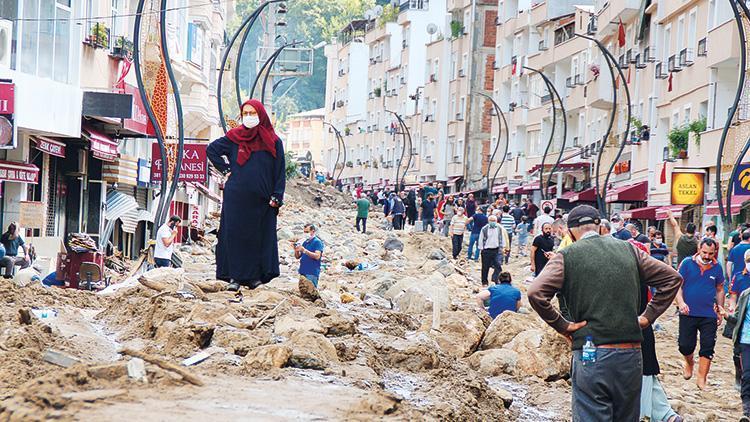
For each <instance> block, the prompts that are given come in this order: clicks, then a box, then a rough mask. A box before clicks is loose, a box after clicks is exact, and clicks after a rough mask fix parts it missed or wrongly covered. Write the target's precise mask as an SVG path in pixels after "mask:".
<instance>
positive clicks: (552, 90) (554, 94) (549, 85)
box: [524, 66, 568, 199]
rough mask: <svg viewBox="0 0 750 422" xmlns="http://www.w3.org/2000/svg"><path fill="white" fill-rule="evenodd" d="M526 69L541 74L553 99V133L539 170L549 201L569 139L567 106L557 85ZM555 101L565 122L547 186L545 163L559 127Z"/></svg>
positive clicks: (544, 194) (543, 188)
mask: <svg viewBox="0 0 750 422" xmlns="http://www.w3.org/2000/svg"><path fill="white" fill-rule="evenodd" d="M524 69H528V70H530V71H532V72H535V73H537V74H539V76H541V77H542V79H543V80H544V84H545V85H546V86H547V92H549V95H550V97H551V99H552V133H551V134H550V138H549V143H548V144H547V148H546V149H545V151H544V156H543V157H542V167H541V168H540V169H539V176H540V179H539V188H540V189H541V190H542V197H543V198H545V199H549V185H550V184H551V183H552V176H553V175H554V174H555V172H556V171H557V168H558V166H559V165H560V161H561V160H562V156H563V152H564V151H565V141H566V138H567V137H568V116H567V115H566V112H565V105H564V104H563V102H562V98H561V97H560V92H558V91H557V88H555V84H553V83H552V80H550V78H549V77H548V76H547V75H545V74H544V73H543V72H542V71H540V70H537V69H532V68H530V67H526V66H524ZM555 100H557V102H558V103H559V105H560V113H561V114H562V121H563V137H562V145H560V153H559V154H558V155H557V160H556V161H555V164H554V165H553V166H552V170H550V172H549V175H548V176H547V184H544V161H545V160H546V158H547V153H548V152H549V149H550V147H551V146H552V142H554V137H555V128H556V127H557V112H556V108H555ZM558 188H559V189H562V187H558Z"/></svg>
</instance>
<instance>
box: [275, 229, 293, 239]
mask: <svg viewBox="0 0 750 422" xmlns="http://www.w3.org/2000/svg"><path fill="white" fill-rule="evenodd" d="M293 237H294V232H293V231H292V230H291V229H289V228H287V227H284V228H281V229H279V230H277V231H276V238H278V239H279V240H289V239H291V238H293Z"/></svg>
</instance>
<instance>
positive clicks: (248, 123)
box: [242, 115, 260, 129]
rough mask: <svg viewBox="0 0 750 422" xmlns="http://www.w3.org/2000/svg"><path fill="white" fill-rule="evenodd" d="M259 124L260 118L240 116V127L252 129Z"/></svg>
mask: <svg viewBox="0 0 750 422" xmlns="http://www.w3.org/2000/svg"><path fill="white" fill-rule="evenodd" d="M259 124H260V118H259V117H258V116H257V115H255V116H242V125H243V126H245V127H246V128H248V129H252V128H254V127H255V126H258V125H259Z"/></svg>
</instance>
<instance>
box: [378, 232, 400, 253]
mask: <svg viewBox="0 0 750 422" xmlns="http://www.w3.org/2000/svg"><path fill="white" fill-rule="evenodd" d="M383 249H385V250H386V251H396V250H397V251H399V252H403V251H404V242H402V241H401V240H400V239H399V238H397V237H395V236H390V237H388V238H387V239H385V242H383Z"/></svg>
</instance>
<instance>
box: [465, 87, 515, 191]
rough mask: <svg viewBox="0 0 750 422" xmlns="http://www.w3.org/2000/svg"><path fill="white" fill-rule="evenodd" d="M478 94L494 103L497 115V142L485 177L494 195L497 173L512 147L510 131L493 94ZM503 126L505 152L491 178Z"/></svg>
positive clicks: (488, 188)
mask: <svg viewBox="0 0 750 422" xmlns="http://www.w3.org/2000/svg"><path fill="white" fill-rule="evenodd" d="M474 93H475V94H477V95H481V96H482V97H484V98H486V99H488V100H490V102H491V103H492V107H493V108H494V109H495V116H497V125H498V127H497V143H496V144H495V149H494V150H492V155H491V156H490V162H489V164H487V174H486V175H485V177H486V178H487V197H488V198H491V197H492V188H493V187H494V186H495V179H496V178H497V173H499V172H500V169H501V168H502V167H503V164H505V158H506V157H507V156H508V149H509V148H510V133H509V131H508V122H507V120H505V113H503V110H502V109H500V106H499V105H498V104H497V101H495V99H494V98H492V96H490V95H487V94H484V93H482V92H476V91H475V92H474ZM503 127H505V153H503V157H502V159H501V161H500V165H499V166H498V167H497V169H496V170H495V173H494V174H493V176H492V179H490V168H491V167H492V162H493V161H495V155H496V154H497V150H498V148H499V147H500V138H502V134H503Z"/></svg>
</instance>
